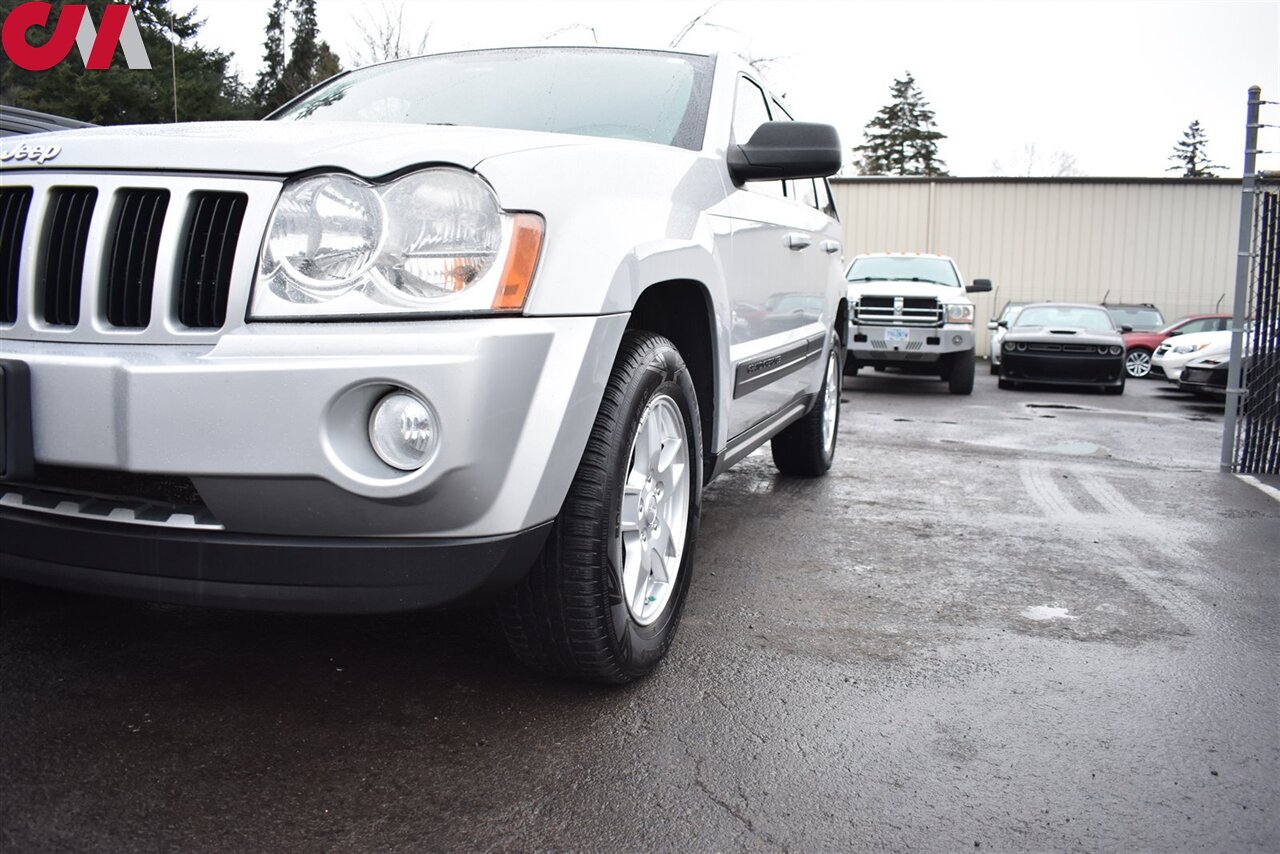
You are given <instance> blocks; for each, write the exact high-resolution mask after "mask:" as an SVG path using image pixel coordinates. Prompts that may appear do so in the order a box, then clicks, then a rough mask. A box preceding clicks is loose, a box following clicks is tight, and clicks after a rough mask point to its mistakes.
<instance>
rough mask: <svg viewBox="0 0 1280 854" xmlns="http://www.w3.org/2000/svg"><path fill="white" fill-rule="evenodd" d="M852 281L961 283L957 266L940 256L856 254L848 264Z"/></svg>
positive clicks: (950, 285) (951, 286) (948, 284)
mask: <svg viewBox="0 0 1280 854" xmlns="http://www.w3.org/2000/svg"><path fill="white" fill-rule="evenodd" d="M847 278H848V280H849V281H851V282H930V283H932V284H935V285H946V286H947V287H950V288H958V287H960V280H959V279H958V278H956V268H955V267H953V266H951V262H950V261H947V260H945V259H943V258H917V257H913V256H909V255H904V256H897V255H893V256H883V257H875V258H858V259H856V260H855V261H854V262H853V264H852V266H850V267H849V274H848V276H847Z"/></svg>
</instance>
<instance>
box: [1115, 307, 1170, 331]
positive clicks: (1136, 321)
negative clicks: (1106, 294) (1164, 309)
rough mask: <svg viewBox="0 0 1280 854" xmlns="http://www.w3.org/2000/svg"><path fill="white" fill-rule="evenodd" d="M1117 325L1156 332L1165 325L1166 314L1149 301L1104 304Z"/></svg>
mask: <svg viewBox="0 0 1280 854" xmlns="http://www.w3.org/2000/svg"><path fill="white" fill-rule="evenodd" d="M1102 307H1103V308H1105V309H1106V310H1107V313H1108V314H1110V315H1111V319H1112V320H1114V321H1115V322H1116V326H1118V327H1123V326H1127V327H1129V328H1130V329H1131V330H1133V331H1134V332H1154V331H1155V330H1157V329H1159V328H1160V327H1162V326H1164V315H1163V314H1161V313H1160V309H1158V308H1156V307H1155V306H1154V305H1152V304H1151V303H1149V302H1138V303H1121V302H1112V303H1106V302H1104V303H1103V304H1102Z"/></svg>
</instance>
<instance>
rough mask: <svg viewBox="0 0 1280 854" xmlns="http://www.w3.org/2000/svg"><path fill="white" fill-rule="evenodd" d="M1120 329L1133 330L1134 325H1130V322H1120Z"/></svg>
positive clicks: (1124, 330)
mask: <svg viewBox="0 0 1280 854" xmlns="http://www.w3.org/2000/svg"><path fill="white" fill-rule="evenodd" d="M1120 331H1121V332H1132V331H1133V327H1132V326H1130V325H1129V324H1127V323H1122V324H1120Z"/></svg>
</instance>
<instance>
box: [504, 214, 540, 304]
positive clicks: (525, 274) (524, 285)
mask: <svg viewBox="0 0 1280 854" xmlns="http://www.w3.org/2000/svg"><path fill="white" fill-rule="evenodd" d="M542 233H543V223H542V217H540V216H538V215H537V214H531V213H521V214H516V215H515V217H514V221H513V222H512V228H511V250H510V252H509V253H508V254H507V263H506V265H505V266H504V267H503V268H502V279H501V281H499V283H498V292H497V294H495V295H494V297H493V310H494V311H520V309H522V308H524V301H525V298H526V297H527V296H528V295H529V285H530V284H531V283H532V282H533V273H534V270H536V269H537V267H538V255H539V254H540V253H541V252H542Z"/></svg>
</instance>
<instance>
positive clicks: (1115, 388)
mask: <svg viewBox="0 0 1280 854" xmlns="http://www.w3.org/2000/svg"><path fill="white" fill-rule="evenodd" d="M1102 393H1103V394H1124V377H1121V378H1120V385H1109V386H1103V388H1102Z"/></svg>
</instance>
